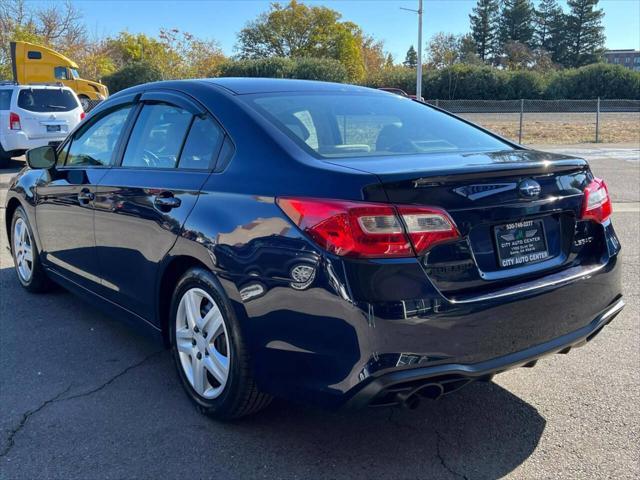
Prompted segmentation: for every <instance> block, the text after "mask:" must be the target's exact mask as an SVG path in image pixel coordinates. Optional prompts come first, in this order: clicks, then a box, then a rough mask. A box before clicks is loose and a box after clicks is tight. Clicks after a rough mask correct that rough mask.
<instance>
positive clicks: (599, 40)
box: [565, 0, 605, 67]
mask: <svg viewBox="0 0 640 480" xmlns="http://www.w3.org/2000/svg"><path fill="white" fill-rule="evenodd" d="M567 5H568V6H569V13H568V15H567V17H566V36H567V40H568V41H567V54H568V55H567V59H566V61H565V64H566V65H568V66H573V67H580V66H582V65H587V64H590V63H594V62H596V61H598V59H599V58H600V56H601V54H602V51H603V47H604V42H605V35H604V27H603V26H602V19H603V17H604V11H603V10H602V9H597V8H596V7H597V6H598V0H567Z"/></svg>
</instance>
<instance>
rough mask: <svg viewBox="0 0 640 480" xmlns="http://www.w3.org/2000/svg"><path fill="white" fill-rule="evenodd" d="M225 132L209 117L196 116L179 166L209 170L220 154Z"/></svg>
mask: <svg viewBox="0 0 640 480" xmlns="http://www.w3.org/2000/svg"><path fill="white" fill-rule="evenodd" d="M222 138H223V133H222V130H221V129H220V127H218V125H216V124H215V123H214V122H213V120H211V119H209V118H196V119H195V120H194V121H193V124H192V125H191V130H189V135H188V136H187V140H186V141H185V143H184V147H183V149H182V154H181V155H180V162H179V163H178V168H194V169H198V170H208V169H209V168H211V166H212V165H213V162H214V159H216V158H217V156H218V151H219V150H220V145H221V144H222Z"/></svg>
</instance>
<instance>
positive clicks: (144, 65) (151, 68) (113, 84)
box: [103, 61, 162, 93]
mask: <svg viewBox="0 0 640 480" xmlns="http://www.w3.org/2000/svg"><path fill="white" fill-rule="evenodd" d="M103 80H104V83H105V85H106V86H107V87H108V88H109V92H111V93H115V92H118V91H120V90H124V89H125V88H129V87H133V86H134V85H139V84H141V83H147V82H156V81H158V80H162V73H161V72H160V70H158V68H156V67H155V65H153V64H151V63H148V62H144V61H136V62H133V63H130V64H128V65H126V66H125V67H123V68H122V69H120V70H118V71H117V72H114V73H112V74H111V75H107V76H106V77H104V79H103Z"/></svg>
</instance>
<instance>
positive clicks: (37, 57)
mask: <svg viewBox="0 0 640 480" xmlns="http://www.w3.org/2000/svg"><path fill="white" fill-rule="evenodd" d="M27 58H28V59H29V60H40V59H41V58H42V52H37V51H35V50H29V51H28V52H27Z"/></svg>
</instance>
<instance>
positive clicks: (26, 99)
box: [18, 88, 79, 112]
mask: <svg viewBox="0 0 640 480" xmlns="http://www.w3.org/2000/svg"><path fill="white" fill-rule="evenodd" d="M18 107H20V108H22V109H24V110H29V111H30V112H70V111H71V110H73V109H75V108H78V107H79V104H78V101H77V100H76V97H75V96H74V95H73V93H72V92H71V91H70V90H63V89H53V88H47V89H45V88H41V89H32V88H28V89H24V90H20V93H19V94H18Z"/></svg>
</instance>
